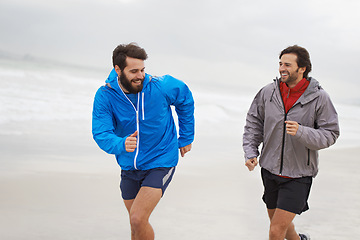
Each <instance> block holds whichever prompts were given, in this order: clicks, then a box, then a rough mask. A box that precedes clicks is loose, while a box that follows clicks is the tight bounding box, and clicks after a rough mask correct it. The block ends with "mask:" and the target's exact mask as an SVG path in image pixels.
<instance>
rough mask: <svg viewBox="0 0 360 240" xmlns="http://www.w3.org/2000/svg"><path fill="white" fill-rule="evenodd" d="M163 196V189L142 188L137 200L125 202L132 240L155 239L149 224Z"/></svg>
mask: <svg viewBox="0 0 360 240" xmlns="http://www.w3.org/2000/svg"><path fill="white" fill-rule="evenodd" d="M161 196H162V190H161V189H157V188H151V187H142V188H141V189H140V191H139V193H138V194H137V196H136V198H135V199H132V200H124V203H125V206H126V208H127V210H128V212H129V217H130V225H131V239H132V240H153V239H154V230H153V228H152V227H151V225H150V223H149V217H150V215H151V213H152V211H153V210H154V208H155V207H156V205H157V204H158V202H159V201H160V199H161Z"/></svg>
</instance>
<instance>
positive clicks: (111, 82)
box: [105, 68, 151, 92]
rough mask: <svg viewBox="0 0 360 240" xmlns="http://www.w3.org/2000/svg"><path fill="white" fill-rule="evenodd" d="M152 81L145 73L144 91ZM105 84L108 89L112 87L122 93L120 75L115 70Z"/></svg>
mask: <svg viewBox="0 0 360 240" xmlns="http://www.w3.org/2000/svg"><path fill="white" fill-rule="evenodd" d="M150 79H151V75H149V74H147V73H145V79H144V82H143V89H144V88H145V87H146V85H147V84H148V83H149V81H150ZM105 84H106V85H107V86H108V87H111V88H113V89H115V90H116V91H120V92H121V91H122V90H121V89H120V86H119V83H118V74H117V73H116V71H115V69H114V68H113V70H112V71H111V72H110V74H109V76H108V78H107V79H106V81H105Z"/></svg>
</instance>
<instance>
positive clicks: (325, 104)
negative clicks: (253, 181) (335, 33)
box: [243, 45, 340, 240]
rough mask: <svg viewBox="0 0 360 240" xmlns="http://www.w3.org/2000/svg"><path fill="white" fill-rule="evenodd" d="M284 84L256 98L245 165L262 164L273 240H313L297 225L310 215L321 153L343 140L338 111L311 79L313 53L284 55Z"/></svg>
mask: <svg viewBox="0 0 360 240" xmlns="http://www.w3.org/2000/svg"><path fill="white" fill-rule="evenodd" d="M279 59H280V62H279V72H280V78H276V79H274V82H273V83H271V84H268V85H267V86H265V87H263V88H262V89H261V90H260V91H259V92H258V93H257V95H256V96H255V98H254V100H253V102H252V104H251V106H250V109H249V111H248V114H247V117H246V125H245V128H244V135H243V149H244V152H245V161H246V163H245V165H246V166H247V167H248V168H249V170H250V171H252V170H253V169H254V168H255V166H256V165H257V163H258V161H257V157H258V156H259V150H258V148H259V146H260V144H261V143H262V150H261V156H260V158H259V163H260V167H261V176H262V180H263V185H264V195H263V201H264V202H265V204H266V207H267V210H268V215H269V218H270V231H269V239H270V240H280V239H281V240H283V239H285V238H286V239H292V240H295V239H296V240H298V239H301V240H303V239H305V240H306V239H310V237H309V235H306V234H297V232H296V231H295V226H294V224H293V222H292V221H293V219H294V217H295V215H296V214H301V213H302V212H304V211H306V210H308V209H309V207H308V204H307V200H308V197H309V193H310V188H311V184H312V178H314V177H315V176H316V175H317V173H318V150H320V149H323V148H327V147H329V146H331V145H332V144H334V143H335V141H336V139H337V138H338V137H339V132H340V131H339V123H338V117H337V113H336V110H335V108H334V106H333V104H332V102H331V100H330V97H329V95H328V94H327V93H326V92H325V91H324V89H323V88H321V87H320V85H319V82H318V81H316V80H315V79H314V78H312V77H308V73H309V72H310V71H311V67H312V66H311V62H310V56H309V53H308V51H307V50H306V49H305V48H302V47H299V46H297V45H295V46H291V47H288V48H286V49H284V50H283V51H282V52H281V53H280V57H279Z"/></svg>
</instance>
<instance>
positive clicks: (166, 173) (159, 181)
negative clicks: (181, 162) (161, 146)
mask: <svg viewBox="0 0 360 240" xmlns="http://www.w3.org/2000/svg"><path fill="white" fill-rule="evenodd" d="M174 172H175V167H170V168H166V167H162V168H153V169H149V170H121V182H120V189H121V195H122V198H123V199H124V200H131V199H134V198H135V197H136V195H137V194H138V192H139V190H140V188H141V187H152V188H161V190H162V194H164V192H165V190H166V188H167V187H168V185H169V183H170V182H171V179H172V177H173V175H174Z"/></svg>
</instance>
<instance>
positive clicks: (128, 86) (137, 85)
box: [115, 57, 145, 93]
mask: <svg viewBox="0 0 360 240" xmlns="http://www.w3.org/2000/svg"><path fill="white" fill-rule="evenodd" d="M115 71H116V72H117V74H118V76H119V81H120V86H121V88H122V89H123V91H124V92H125V93H138V92H141V90H142V89H143V83H144V79H145V66H144V61H143V60H141V59H137V58H131V57H127V58H126V67H125V68H124V70H123V71H121V70H120V68H119V67H118V66H117V65H115Z"/></svg>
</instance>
